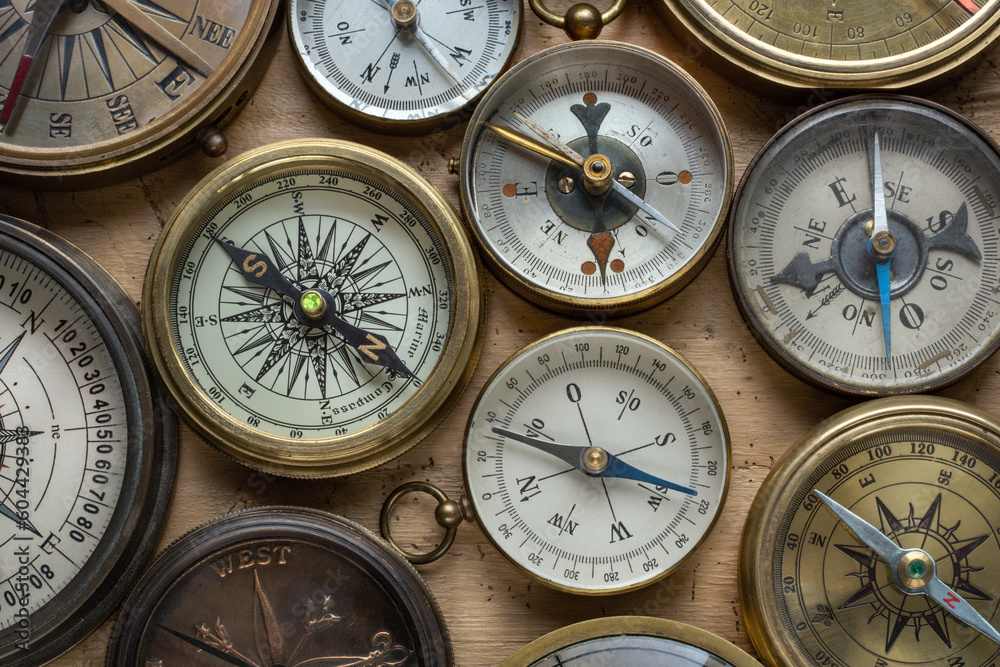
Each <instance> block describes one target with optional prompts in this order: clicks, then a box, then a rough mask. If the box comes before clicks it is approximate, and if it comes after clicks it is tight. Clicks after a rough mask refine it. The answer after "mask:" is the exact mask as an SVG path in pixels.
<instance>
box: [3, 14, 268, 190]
mask: <svg viewBox="0 0 1000 667" xmlns="http://www.w3.org/2000/svg"><path fill="white" fill-rule="evenodd" d="M279 4H280V2H279V1H278V0H249V1H247V2H239V3H234V2H227V1H226V0H198V1H195V0H180V1H176V2H156V1H153V0H142V1H141V2H135V1H133V0H6V1H5V2H0V91H2V92H3V93H4V94H5V101H4V104H3V107H2V109H0V175H2V177H3V179H4V180H5V181H6V182H9V183H17V184H20V185H23V186H29V187H33V188H46V189H61V190H69V189H75V188H82V187H95V186H98V185H106V184H107V183H108V182H109V181H112V180H120V179H125V178H130V177H134V176H136V175H138V174H139V173H142V172H147V171H152V170H153V169H157V168H159V167H161V166H163V165H164V164H166V163H167V162H168V161H170V160H172V159H174V158H175V157H177V156H178V155H179V154H180V153H181V152H182V151H183V150H185V149H186V148H189V147H191V146H193V145H199V146H201V148H202V149H203V150H204V151H205V152H206V153H207V154H209V155H211V156H218V155H221V154H222V153H224V152H225V150H226V147H227V143H226V139H225V136H224V135H222V133H221V132H219V128H221V127H223V126H224V125H225V124H226V123H228V122H229V121H230V120H232V118H233V117H234V116H235V115H236V114H237V113H238V112H239V110H240V109H241V108H242V107H243V105H244V103H245V102H246V101H247V99H248V98H249V96H250V94H251V93H252V92H253V90H254V89H255V88H256V87H257V83H258V82H259V81H260V79H261V77H262V76H263V73H264V69H265V68H266V66H267V63H268V62H269V60H270V56H271V53H272V52H273V51H274V47H275V45H276V42H277V38H278V36H279V35H280V30H278V26H279V25H280V20H276V18H277V12H278V6H279Z"/></svg>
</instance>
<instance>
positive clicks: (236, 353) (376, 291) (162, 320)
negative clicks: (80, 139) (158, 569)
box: [143, 139, 484, 476]
mask: <svg viewBox="0 0 1000 667" xmlns="http://www.w3.org/2000/svg"><path fill="white" fill-rule="evenodd" d="M480 290H481V287H480V284H479V273H478V266H477V263H476V261H475V257H474V255H473V252H472V248H471V247H470V246H469V243H468V241H467V240H466V239H465V237H464V236H463V234H462V232H461V228H460V222H459V221H458V217H457V214H456V213H455V211H454V209H452V208H451V206H450V205H449V204H448V202H447V200H445V199H444V197H443V196H442V195H441V194H440V193H439V192H438V191H437V190H435V189H434V188H433V187H431V186H430V185H429V184H428V183H427V182H426V181H424V180H423V179H422V178H420V177H419V176H418V175H417V174H416V173H415V172H413V171H412V170H411V169H409V168H408V167H406V166H405V165H403V164H402V163H400V162H398V161H396V160H394V159H392V158H390V157H389V156H387V155H385V154H383V153H380V152H378V151H375V150H373V149H368V148H365V147H363V146H360V145H358V144H351V143H348V142H340V141H332V140H319V139H317V140H304V141H303V140H299V141H294V142H282V143H278V144H272V145H270V146H265V147H263V148H261V149H258V150H255V151H251V152H250V153H247V154H245V155H243V156H241V157H240V158H239V159H237V160H233V161H231V162H230V163H229V164H228V165H226V166H225V167H223V168H221V169H219V170H217V171H216V172H214V173H213V174H210V175H209V176H208V177H207V178H206V179H205V180H204V181H202V183H201V184H199V185H198V186H197V187H196V188H195V189H194V191H192V193H191V194H190V195H189V196H188V198H187V199H186V200H185V201H184V202H183V203H181V205H180V206H178V208H177V210H176V211H175V213H174V216H173V219H172V220H171V222H170V224H169V225H168V227H167V228H166V230H165V231H164V233H163V235H162V236H161V238H160V240H159V242H158V244H157V246H156V248H155V249H154V251H153V257H152V259H151V261H150V266H149V270H148V273H147V277H146V284H145V292H144V298H145V303H146V308H145V310H144V320H143V322H144V326H145V330H146V332H147V335H148V337H149V345H150V348H151V350H152V354H151V356H152V358H153V360H154V362H155V363H156V365H157V368H158V369H159V371H160V373H161V375H162V376H163V378H164V380H165V382H166V384H167V386H168V388H169V389H170V390H171V393H172V394H173V396H174V398H175V400H176V401H177V403H178V404H179V405H180V408H181V411H182V413H183V415H184V416H185V417H186V418H187V419H188V421H189V422H190V423H191V424H192V426H194V427H195V428H196V429H197V430H198V431H199V432H200V433H202V435H204V436H205V437H206V438H207V439H208V440H209V441H210V442H211V443H212V444H213V445H215V446H216V447H218V448H220V449H221V450H223V451H224V452H226V453H227V454H229V455H231V456H233V457H235V458H237V459H239V460H240V461H243V462H244V463H247V464H249V465H251V466H254V467H258V468H262V469H266V470H270V471H274V472H278V473H281V474H287V475H295V476H330V475H337V474H346V473H350V472H354V471H357V470H362V469H365V468H369V467H372V466H374V465H377V464H379V463H381V462H384V461H386V460H388V459H390V458H392V457H394V456H396V455H398V454H400V453H402V452H403V451H405V450H406V449H408V448H409V447H411V446H412V445H414V444H416V442H417V441H419V440H420V439H421V438H422V437H423V436H424V435H425V434H426V433H428V432H429V431H430V430H431V429H432V428H433V427H434V426H435V425H436V424H437V423H438V422H440V420H441V419H443V417H444V415H445V414H446V413H447V411H448V410H449V409H450V408H451V406H452V404H453V403H454V401H455V400H456V399H457V396H458V395H459V394H460V393H461V390H462V389H463V388H464V386H465V384H466V383H467V382H468V380H469V376H470V375H471V371H472V367H473V366H474V365H475V361H476V359H477V357H478V353H479V348H480V345H481V340H482V333H481V332H482V329H481V320H482V316H483V313H482V310H483V305H484V302H483V297H482V295H481V292H480Z"/></svg>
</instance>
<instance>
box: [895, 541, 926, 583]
mask: <svg viewBox="0 0 1000 667" xmlns="http://www.w3.org/2000/svg"><path fill="white" fill-rule="evenodd" d="M896 574H897V575H898V576H899V583H900V584H902V586H903V587H904V588H908V589H910V590H915V589H920V588H923V587H924V586H926V585H927V584H928V583H930V580H931V579H933V578H934V559H933V558H931V556H930V554H928V553H927V552H926V551H923V550H921V549H911V550H909V551H906V552H904V553H903V556H902V558H900V559H899V563H898V564H897V565H896Z"/></svg>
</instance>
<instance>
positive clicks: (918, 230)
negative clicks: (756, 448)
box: [729, 97, 1000, 396]
mask: <svg viewBox="0 0 1000 667" xmlns="http://www.w3.org/2000/svg"><path fill="white" fill-rule="evenodd" d="M998 182H1000V153H998V150H997V147H996V144H994V142H993V141H992V140H991V139H990V138H989V137H987V136H986V135H985V134H984V133H983V132H982V130H980V129H979V128H977V127H975V126H974V125H972V123H971V122H969V121H968V120H966V119H964V118H962V117H960V116H958V115H956V114H954V113H952V112H949V111H947V110H946V109H944V108H942V107H939V106H936V105H934V104H932V103H929V102H923V101H919V100H916V99H913V98H901V97H857V98H851V99H849V100H844V101H841V102H837V103H834V104H831V105H828V106H825V107H821V108H820V109H818V110H816V111H814V112H811V113H809V114H806V115H804V116H803V117H801V118H800V119H798V120H797V121H795V122H794V123H793V124H791V125H789V126H787V127H786V128H785V129H783V130H782V131H781V132H780V133H779V134H778V135H776V136H775V137H774V138H773V139H772V140H771V142H770V143H769V144H768V145H766V146H765V147H764V148H763V149H762V150H761V152H760V153H759V154H758V155H757V157H756V158H755V159H754V161H753V163H752V164H751V166H750V167H749V168H748V170H747V173H746V175H745V176H744V180H743V182H742V183H741V185H740V188H739V190H738V192H737V199H736V201H735V203H734V205H733V211H732V216H731V226H730V232H729V233H730V248H729V249H730V277H731V280H732V284H733V291H734V293H735V294H736V297H737V302H738V304H739V306H740V310H741V312H742V313H743V315H744V318H745V319H746V321H747V323H748V325H749V326H750V328H751V329H752V330H753V331H754V332H755V334H757V336H756V338H757V340H758V341H759V342H760V343H761V344H762V345H763V346H764V348H765V349H766V350H767V352H768V353H769V354H770V355H771V356H772V357H774V359H775V360H776V361H778V362H779V363H780V364H782V365H783V366H785V367H786V368H787V369H789V370H790V371H792V372H793V373H795V374H796V375H797V376H799V377H801V378H803V379H805V380H808V381H809V382H812V383H814V384H816V385H818V386H820V387H823V388H826V389H830V390H833V391H838V392H843V393H848V394H854V395H869V396H870V395H884V394H894V393H906V392H914V391H926V390H929V389H935V388H939V387H942V386H945V385H947V384H949V383H951V382H955V381H956V380H958V379H959V378H961V377H963V376H965V375H966V374H968V373H969V372H971V371H972V370H973V369H974V368H975V367H976V366H977V365H978V364H980V363H982V362H983V361H984V360H985V359H986V358H987V357H988V356H989V355H990V354H991V353H992V352H993V351H994V350H995V349H996V347H997V345H998V343H1000V298H998V297H1000V291H998V289H1000V278H998V269H1000V250H998V246H997V232H996V224H995V222H994V219H995V217H996V215H997V210H998V207H1000V204H998V198H997V190H996V184H997V183H998ZM873 192H875V193H877V196H873ZM880 230H881V231H880ZM879 242H884V243H885V244H886V248H885V252H882V251H880V250H879V246H878V245H877V244H878V243H879Z"/></svg>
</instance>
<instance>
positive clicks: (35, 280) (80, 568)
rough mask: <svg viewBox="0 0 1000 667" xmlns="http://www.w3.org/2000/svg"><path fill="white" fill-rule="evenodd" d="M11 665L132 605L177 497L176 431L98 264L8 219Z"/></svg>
mask: <svg viewBox="0 0 1000 667" xmlns="http://www.w3.org/2000/svg"><path fill="white" fill-rule="evenodd" d="M0 412H2V416H0V662H2V663H3V664H4V665H11V666H17V667H28V666H31V665H40V664H43V663H46V662H48V661H49V660H51V659H53V658H54V657H56V656H57V655H59V654H60V653H62V652H63V651H65V650H67V649H69V648H70V647H71V646H73V645H74V644H75V643H76V642H78V641H80V640H81V639H82V638H83V637H84V636H85V635H86V634H87V633H89V632H90V631H91V630H93V629H94V628H95V627H97V626H98V625H99V624H100V623H101V622H102V621H103V620H104V619H105V617H107V616H108V615H109V614H110V613H111V612H112V610H114V609H115V608H116V607H117V606H118V605H119V604H120V603H121V601H122V599H124V597H125V595H126V593H127V592H128V590H129V587H130V586H131V585H132V583H133V582H134V581H135V580H136V578H138V576H139V574H140V572H141V571H142V568H143V567H144V566H145V564H146V561H147V560H148V558H149V556H150V555H151V554H152V550H153V547H154V545H155V544H156V540H157V538H158V536H159V531H160V526H161V525H162V522H163V519H164V516H165V515H166V512H167V505H168V503H169V501H170V493H171V491H172V489H173V480H174V466H175V461H176V447H177V442H176V422H175V419H174V415H173V413H172V412H171V411H170V408H169V407H168V406H167V404H166V401H165V400H163V398H162V396H161V395H160V393H159V392H158V391H157V390H156V385H155V383H154V381H153V378H152V377H151V375H150V373H149V371H148V370H147V368H146V365H145V359H144V357H143V352H142V341H141V339H140V336H139V313H138V312H137V310H136V308H135V306H134V304H133V303H132V301H131V299H130V298H129V297H128V295H127V294H125V291H124V290H123V289H122V288H121V287H120V286H119V285H118V283H116V282H115V281H114V279H113V278H112V277H111V276H110V275H108V273H107V272H106V271H104V270H103V269H102V268H101V267H100V266H99V265H98V264H97V263H96V262H94V261H93V260H92V259H91V258H90V257H88V256H87V255H85V254H84V253H83V252H81V251H80V250H79V249H78V248H76V247H75V246H72V245H70V244H69V243H67V242H66V241H64V240H62V239H61V238H59V237H57V236H56V235H55V234H52V233H50V232H48V231H46V230H44V229H41V228H39V227H35V226H34V225H30V224H28V223H26V222H22V221H20V220H16V219H14V218H10V217H7V216H0Z"/></svg>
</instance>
